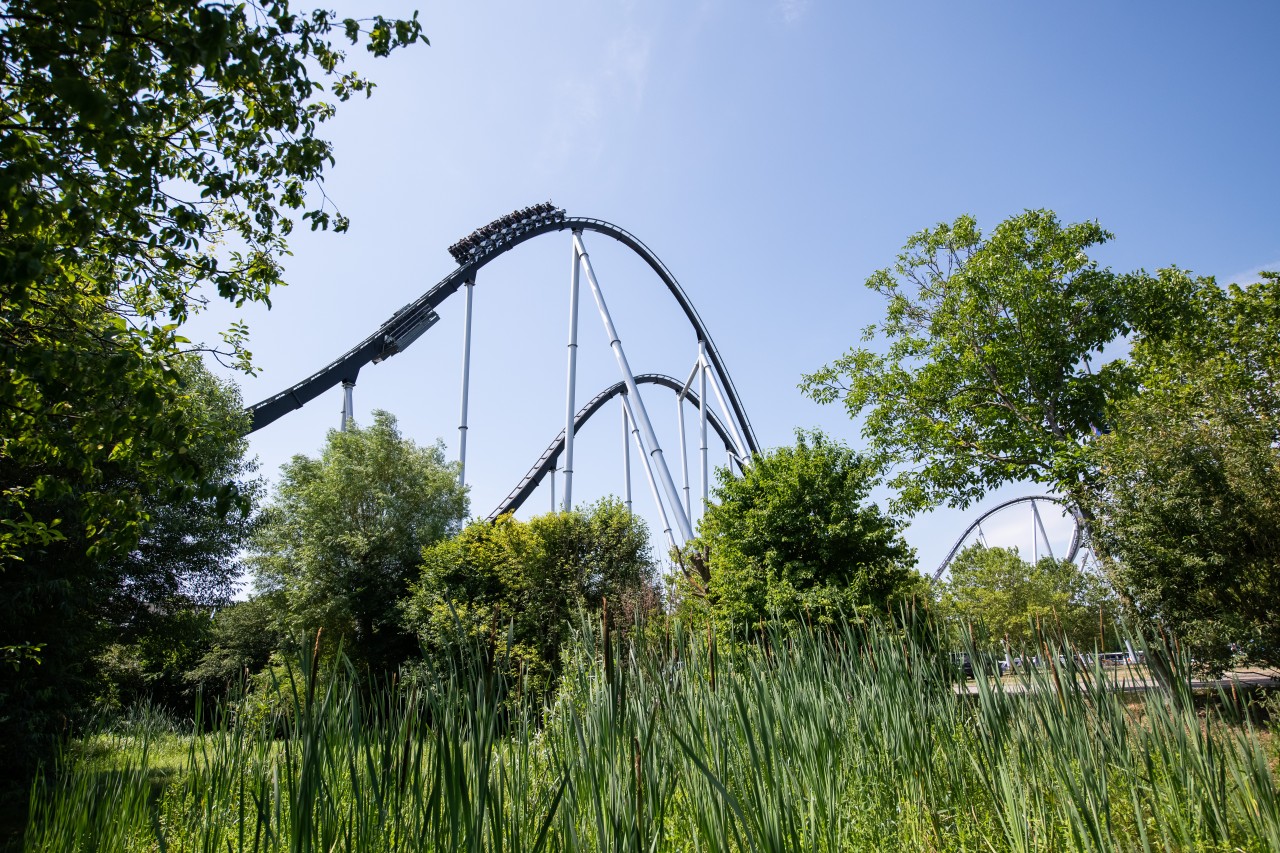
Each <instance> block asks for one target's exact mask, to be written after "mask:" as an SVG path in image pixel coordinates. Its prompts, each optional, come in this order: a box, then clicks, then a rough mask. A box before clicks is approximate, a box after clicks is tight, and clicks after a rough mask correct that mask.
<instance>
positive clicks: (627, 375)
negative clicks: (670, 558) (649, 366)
mask: <svg viewBox="0 0 1280 853" xmlns="http://www.w3.org/2000/svg"><path fill="white" fill-rule="evenodd" d="M573 241H574V243H575V244H576V245H577V247H578V252H579V253H580V254H581V255H582V268H583V270H584V271H585V272H586V274H587V284H589V285H590V286H591V295H592V296H594V297H595V300H596V307H597V308H598V309H599V310H600V319H601V320H603V321H604V328H605V332H606V333H607V334H608V335H609V346H610V347H611V348H612V349H613V354H614V357H615V358H617V361H618V368H619V369H620V370H621V371H622V379H623V381H624V382H626V383H627V392H628V394H629V395H630V397H631V400H630V401H628V403H627V406H628V408H629V409H631V416H632V419H633V420H634V422H635V423H636V425H637V426H639V428H640V432H641V438H642V439H643V445H642V446H644V447H645V449H646V450H647V451H648V459H649V460H650V461H651V462H652V463H653V465H654V466H655V467H657V469H658V475H659V477H660V479H661V480H662V488H663V491H665V492H666V494H667V497H668V498H669V499H670V501H671V510H672V513H673V514H674V515H675V520H676V526H677V527H679V528H680V537H681V539H683V540H684V541H686V542H688V541H689V540H690V539H692V538H693V528H692V527H691V526H690V525H689V517H688V516H687V515H685V512H684V507H683V506H681V505H680V493H679V492H678V491H676V484H675V481H674V480H672V479H671V471H670V470H669V469H668V468H667V463H666V460H664V459H663V458H662V448H661V447H659V446H658V437H657V435H656V434H655V433H654V431H653V424H652V423H651V422H650V421H649V413H648V412H647V411H645V408H644V401H643V400H641V399H640V390H639V389H638V388H637V387H636V379H635V376H633V375H632V373H631V365H629V364H628V363H627V356H626V353H625V352H623V350H622V341H621V339H620V338H619V337H618V330H617V329H616V328H614V325H613V318H612V317H610V316H609V309H608V307H607V306H605V304H604V294H602V293H601V292H600V283H599V282H598V281H596V274H595V270H594V269H592V267H591V258H589V257H588V256H587V250H586V249H585V248H583V246H582V238H581V237H579V236H578V235H577V234H574V235H573Z"/></svg>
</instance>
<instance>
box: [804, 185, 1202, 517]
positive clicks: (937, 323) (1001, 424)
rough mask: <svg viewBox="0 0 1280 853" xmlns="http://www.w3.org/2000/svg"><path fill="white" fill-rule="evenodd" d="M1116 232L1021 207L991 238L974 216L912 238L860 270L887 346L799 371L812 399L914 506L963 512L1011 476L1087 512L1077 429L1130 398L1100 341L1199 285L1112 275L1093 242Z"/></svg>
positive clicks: (1156, 328) (1123, 372)
mask: <svg viewBox="0 0 1280 853" xmlns="http://www.w3.org/2000/svg"><path fill="white" fill-rule="evenodd" d="M1110 239H1111V234H1110V233H1108V232H1107V231H1105V230H1103V229H1102V228H1101V227H1100V226H1098V225H1097V224H1096V223H1093V222H1083V223H1076V224H1068V225H1064V224H1062V223H1060V222H1059V221H1058V218H1057V216H1056V215H1054V214H1053V213H1052V212H1050V211H1044V210H1034V211H1026V212H1024V213H1022V214H1019V215H1017V216H1013V217H1010V218H1009V219H1007V220H1005V221H1004V222H1001V223H1000V224H999V225H997V226H996V228H995V230H994V231H993V232H992V233H991V235H990V236H988V237H984V236H983V234H982V233H981V232H980V231H979V230H978V226H977V223H976V222H975V221H974V219H973V218H972V217H970V216H962V217H960V218H958V219H957V220H955V222H952V223H950V224H947V223H942V224H939V225H937V226H935V227H934V228H927V229H925V230H923V231H921V232H919V233H918V234H916V235H914V236H912V237H911V239H910V240H908V241H907V244H906V247H905V250H904V251H903V253H902V254H901V255H900V256H899V257H898V261H897V263H896V264H895V265H894V267H893V268H892V269H882V270H879V271H878V272H876V273H874V274H873V275H872V276H871V277H870V278H869V279H867V282H866V284H867V287H869V288H871V289H872V290H874V291H876V292H877V293H880V294H881V295H883V296H884V297H885V298H886V299H887V300H888V308H887V315H886V318H885V321H884V322H883V323H882V324H880V325H879V326H874V325H873V326H870V327H868V328H867V329H866V331H865V332H864V334H863V340H864V341H870V340H872V339H873V338H874V337H875V336H877V335H882V336H883V337H884V338H885V339H887V341H888V348H887V350H886V351H883V352H878V351H876V350H873V349H869V348H865V347H863V348H855V349H851V350H850V351H849V352H848V353H847V354H845V355H844V356H842V357H841V358H839V359H837V360H836V361H834V362H833V363H831V364H830V365H827V366H826V367H824V368H822V369H821V370H819V371H817V372H815V373H812V374H810V375H808V376H806V377H804V380H803V382H802V383H801V388H802V389H803V390H804V391H805V393H806V394H808V395H809V396H810V397H812V398H813V399H815V400H817V401H819V402H824V403H829V402H834V401H836V400H840V401H842V402H843V403H844V405H845V408H846V409H847V410H848V412H849V416H850V417H854V418H856V417H858V416H860V415H865V421H864V422H863V426H862V433H863V435H864V436H865V437H866V439H867V440H868V442H869V445H870V448H871V452H872V455H873V456H874V458H875V459H876V460H878V461H880V462H882V463H884V464H890V465H896V466H899V470H898V473H897V474H896V475H895V476H894V478H893V479H892V480H891V481H890V484H891V485H892V486H894V487H895V488H896V489H898V490H899V496H898V498H897V502H898V504H899V505H900V506H902V507H903V508H905V509H909V510H920V509H924V508H927V507H930V506H934V505H936V504H939V503H944V502H945V503H947V504H950V505H951V506H956V507H961V508H963V507H967V506H969V505H971V504H972V503H973V502H974V501H976V500H978V499H979V498H981V497H982V495H983V494H985V493H986V491H987V490H988V489H990V488H993V487H995V486H997V485H1000V484H1001V483H1005V482H1008V481H1011V480H1030V481H1033V482H1038V483H1046V484H1049V485H1051V486H1053V487H1054V488H1055V489H1057V490H1059V491H1060V492H1062V493H1063V494H1066V495H1068V496H1069V497H1071V498H1072V499H1073V500H1074V501H1076V502H1077V504H1079V505H1080V506H1081V507H1082V509H1085V510H1086V511H1087V503H1088V502H1087V489H1088V487H1089V484H1090V482H1091V478H1092V470H1091V469H1090V467H1089V460H1088V457H1087V455H1086V454H1084V453H1083V452H1082V444H1083V442H1084V440H1085V439H1086V438H1087V437H1088V436H1090V435H1092V434H1093V433H1094V432H1095V431H1096V430H1098V429H1099V428H1101V427H1102V426H1103V419H1104V416H1105V413H1106V409H1107V406H1108V404H1109V402H1110V401H1112V400H1115V399H1118V398H1120V397H1123V396H1125V395H1126V394H1128V393H1129V391H1130V389H1131V388H1132V386H1133V379H1132V376H1131V374H1130V371H1129V370H1128V367H1127V365H1126V363H1125V362H1123V361H1110V362H1107V363H1104V364H1100V365H1098V366H1096V368H1095V365H1094V362H1098V361H1101V360H1102V358H1103V353H1104V349H1105V348H1106V347H1107V346H1108V345H1109V344H1111V343H1113V342H1115V341H1116V340H1117V339H1119V338H1121V337H1122V336H1124V335H1126V334H1128V333H1130V332H1132V331H1134V330H1140V331H1143V332H1144V334H1148V335H1151V336H1153V337H1155V336H1159V335H1160V334H1162V333H1163V332H1164V331H1165V330H1167V329H1169V328H1171V327H1174V326H1176V323H1174V322H1173V317H1174V316H1175V315H1176V314H1177V312H1178V310H1179V306H1180V305H1181V304H1182V302H1183V300H1184V299H1185V297H1186V295H1187V294H1188V293H1189V292H1190V291H1191V289H1192V286H1193V283H1192V281H1191V280H1190V279H1189V278H1188V277H1187V276H1186V275H1185V274H1184V273H1182V272H1180V271H1178V270H1176V269H1170V270H1162V271H1160V273H1159V275H1158V276H1155V277H1153V276H1149V275H1147V274H1145V273H1142V272H1137V273H1130V274H1116V273H1114V272H1112V271H1111V270H1110V269H1108V268H1105V267H1100V266H1099V265H1098V264H1097V262H1096V261H1094V260H1092V259H1091V258H1090V257H1089V255H1088V250H1090V249H1091V248H1093V247H1095V246H1099V245H1101V244H1103V243H1105V242H1106V241H1108V240H1110Z"/></svg>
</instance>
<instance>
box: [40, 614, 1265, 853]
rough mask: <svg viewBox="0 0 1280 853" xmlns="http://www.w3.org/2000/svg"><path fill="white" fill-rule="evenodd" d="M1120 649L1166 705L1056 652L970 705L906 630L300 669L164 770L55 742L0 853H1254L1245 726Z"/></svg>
mask: <svg viewBox="0 0 1280 853" xmlns="http://www.w3.org/2000/svg"><path fill="white" fill-rule="evenodd" d="M1040 651H1041V653H1042V654H1043V656H1044V657H1045V658H1047V659H1049V660H1051V661H1054V660H1057V655H1056V653H1051V652H1055V650H1052V649H1050V648H1048V646H1044V647H1043V648H1042V649H1041V650H1040ZM1148 654H1149V655H1152V656H1155V657H1156V658H1157V659H1159V660H1161V661H1162V662H1163V664H1162V665H1163V666H1164V669H1163V670H1162V672H1163V673H1164V678H1165V682H1166V688H1165V689H1163V690H1151V691H1147V692H1145V693H1142V694H1140V696H1138V697H1137V698H1136V699H1135V698H1132V696H1131V697H1130V698H1129V699H1127V700H1126V699H1125V697H1124V695H1122V694H1121V693H1120V692H1119V691H1117V690H1116V689H1115V687H1116V685H1115V683H1114V678H1115V675H1114V674H1113V673H1110V672H1108V671H1106V670H1104V669H1103V668H1102V667H1101V666H1095V667H1089V668H1086V667H1081V666H1079V665H1077V664H1076V662H1075V661H1074V659H1073V658H1072V657H1071V656H1070V655H1069V654H1067V655H1064V658H1063V659H1062V660H1061V661H1059V662H1057V663H1055V664H1054V665H1052V666H1051V667H1049V668H1047V669H1042V670H1029V671H1026V672H1023V673H1021V674H1020V675H1019V677H1018V679H1017V683H1016V684H1009V683H1008V680H1007V679H1006V680H1002V679H1000V678H998V677H991V678H984V677H979V678H978V679H977V682H976V683H977V688H976V693H974V694H972V695H971V694H970V693H969V692H967V691H963V690H957V688H956V680H955V674H954V671H953V668H952V666H951V664H950V662H949V659H948V656H947V655H946V654H943V653H941V652H939V651H938V650H937V648H936V643H934V642H933V641H932V640H931V639H930V637H929V635H928V633H927V632H925V631H916V630H914V629H909V630H905V631H904V630H901V629H894V628H890V627H885V626H881V625H876V624H865V625H864V624H852V625H846V626H842V627H840V628H838V629H832V630H829V631H826V630H824V631H821V632H819V631H807V632H806V631H801V632H799V633H795V634H790V635H788V634H784V633H782V632H781V631H779V630H774V631H765V632H763V633H762V634H760V635H757V636H755V637H753V638H751V639H750V640H741V639H740V640H738V641H736V642H733V643H730V644H724V643H720V642H719V641H718V640H717V638H715V637H714V636H712V635H710V634H709V633H706V632H705V630H702V629H699V630H693V629H686V628H681V627H679V626H672V627H670V628H669V629H668V630H666V631H659V630H658V629H656V628H654V627H653V626H650V627H649V628H647V629H646V628H641V629H638V630H636V631H634V632H632V633H631V635H630V636H629V637H620V636H617V635H615V634H612V633H611V632H610V631H609V630H607V629H601V628H600V626H599V625H591V624H586V625H584V626H583V628H582V630H580V632H579V635H578V637H577V639H576V641H575V642H574V643H573V644H572V646H571V647H570V648H569V649H568V650H567V651H566V653H565V656H564V660H563V674H562V676H561V681H560V685H559V688H558V690H557V691H556V693H555V694H554V696H553V697H551V699H550V700H549V701H548V702H546V703H545V704H544V703H535V702H533V701H530V700H528V699H527V698H526V697H521V696H520V685H519V683H516V684H509V683H506V682H504V681H503V680H502V678H501V677H500V676H499V675H497V674H495V673H496V672H498V671H501V670H502V667H500V666H498V667H495V666H489V665H487V662H486V660H485V658H484V656H483V654H482V653H481V652H479V651H477V654H475V655H472V656H471V657H470V658H467V659H464V660H462V661H461V662H457V663H454V664H450V665H448V666H446V667H444V668H443V669H440V670H438V671H428V672H426V673H424V674H422V676H421V677H419V678H416V679H413V680H412V681H411V682H406V683H401V684H390V685H386V686H385V687H384V688H383V689H381V690H376V691H369V690H367V689H365V690H363V691H362V690H361V689H359V687H358V684H357V680H356V679H355V678H354V677H353V673H351V672H350V671H348V669H347V668H346V664H344V663H343V662H342V661H341V660H337V661H333V662H330V663H329V664H328V666H329V667H330V669H329V671H327V672H323V671H320V664H319V662H318V661H317V660H316V659H315V658H314V655H312V654H304V655H303V656H302V658H301V660H299V661H298V663H297V664H296V665H295V666H294V667H292V668H291V669H290V670H289V671H288V673H287V674H286V676H285V677H282V678H281V679H279V680H278V682H277V683H276V684H275V689H276V690H278V691H279V692H280V695H281V696H282V697H284V699H285V700H286V702H285V704H286V708H287V712H286V713H282V714H281V716H280V718H279V719H274V720H259V721H258V722H251V721H248V722H247V721H246V720H249V719H250V718H249V717H248V715H238V714H237V708H236V706H235V705H234V704H231V705H228V706H227V707H226V708H225V709H224V710H223V711H222V712H221V714H220V716H219V718H218V719H216V720H213V721H202V724H201V728H203V729H205V730H207V733H205V734H201V735H192V736H190V737H189V738H187V739H186V744H187V752H186V759H185V762H184V763H183V766H182V767H181V769H180V771H179V772H177V773H171V774H169V775H167V776H165V777H164V778H162V779H159V780H157V778H156V777H155V776H154V775H153V774H151V772H150V762H151V757H152V754H153V749H154V747H155V745H156V743H157V739H158V738H162V737H170V738H171V737H172V735H171V734H165V733H158V734H156V735H155V736H154V737H149V736H148V735H147V733H146V732H142V733H139V732H137V731H134V732H132V733H131V734H129V735H128V738H127V740H126V739H121V740H119V741H118V742H115V744H114V747H113V748H115V749H116V750H117V752H116V753H115V755H116V756H117V758H116V760H115V761H114V763H112V764H110V765H109V766H106V765H104V763H103V761H102V760H101V756H98V757H97V758H93V757H90V756H87V755H86V754H85V750H83V749H82V750H75V749H72V750H69V752H68V754H67V757H66V759H65V764H64V766H63V768H62V770H63V772H61V773H60V774H58V775H57V776H56V778H55V779H54V780H53V781H50V782H49V783H47V784H43V785H41V786H40V787H38V789H37V790H36V792H35V794H34V796H33V799H32V810H31V816H30V822H29V829H28V833H27V836H26V849H27V850H29V851H33V853H35V851H73V850H75V851H79V850H84V851H94V852H95V853H97V851H102V853H107V851H161V853H168V851H201V853H206V851H207V853H215V851H216V852H217V853H226V851H234V853H241V851H253V853H260V851H261V853H268V851H269V852H270V853H284V852H285V851H288V853H302V852H303V851H325V853H330V851H384V850H385V851H398V850H413V851H420V850H448V851H454V850H467V851H507V850H509V851H542V850H548V851H569V850H603V851H660V850H661V851H666V850H679V851H783V850H786V851H792V850H813V851H837V850H839V851H845V850H855V851H856V850H885V849H893V848H898V849H902V850H995V851H1004V850H1009V851H1058V850H1141V851H1152V850H1163V851H1191V850H1205V851H1211V850H1221V851H1235V850H1245V851H1252V850H1257V851H1263V850H1278V849H1280V799H1278V798H1277V793H1276V780H1275V778H1274V776H1273V773H1272V770H1271V769H1270V767H1269V766H1268V761H1267V756H1266V754H1265V752H1264V750H1263V749H1262V748H1261V746H1260V745H1259V742H1258V739H1257V737H1256V732H1254V731H1253V729H1252V728H1251V724H1250V723H1249V721H1248V719H1247V718H1243V717H1241V718H1236V717H1234V716H1232V714H1231V711H1230V708H1232V707H1233V706H1232V704H1231V702H1229V701H1223V702H1221V703H1218V704H1217V705H1216V706H1215V707H1219V708H1221V709H1223V710H1209V711H1205V710H1204V703H1203V702H1202V703H1200V706H1199V709H1198V706H1197V703H1196V702H1195V701H1194V697H1193V696H1192V695H1191V692H1190V681H1189V676H1188V674H1187V673H1188V670H1187V667H1186V663H1187V662H1186V661H1184V660H1180V659H1179V658H1178V657H1177V655H1176V654H1172V655H1167V656H1165V657H1160V650H1159V649H1154V648H1153V649H1149V650H1148ZM370 693H372V697H370ZM1221 698H1222V699H1224V700H1225V699H1227V698H1228V697H1221Z"/></svg>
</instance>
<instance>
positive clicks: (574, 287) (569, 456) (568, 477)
mask: <svg viewBox="0 0 1280 853" xmlns="http://www.w3.org/2000/svg"><path fill="white" fill-rule="evenodd" d="M573 233H574V235H575V236H576V235H578V234H580V233H581V232H580V231H575V232H573ZM572 248H573V269H572V272H571V273H570V275H569V382H568V385H569V390H568V391H567V393H566V394H565V398H566V400H565V414H564V510H565V512H568V511H569V510H571V509H572V508H573V416H574V414H575V413H576V412H577V409H575V408H574V402H573V396H574V389H575V384H576V381H577V377H578V269H579V264H578V244H577V243H574V244H573V247H572Z"/></svg>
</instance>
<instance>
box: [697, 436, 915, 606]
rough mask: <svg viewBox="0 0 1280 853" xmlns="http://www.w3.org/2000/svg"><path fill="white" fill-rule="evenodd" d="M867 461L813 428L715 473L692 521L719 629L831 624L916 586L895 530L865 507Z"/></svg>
mask: <svg viewBox="0 0 1280 853" xmlns="http://www.w3.org/2000/svg"><path fill="white" fill-rule="evenodd" d="M876 482H877V472H876V468H875V465H874V464H873V463H872V462H871V461H870V460H868V459H866V458H864V457H862V456H860V455H858V454H857V453H855V452H854V451H853V450H851V449H850V448H849V447H847V446H845V445H843V444H840V443H838V442H835V441H832V440H831V439H829V438H827V437H826V436H825V435H824V434H823V433H821V432H817V431H815V432H804V431H798V432H797V433H796V443H795V446H793V447H780V448H776V449H774V450H771V451H768V452H766V453H761V454H757V455H755V456H754V457H752V459H751V461H750V462H749V463H748V464H747V465H746V466H745V468H744V469H743V471H742V476H741V477H734V476H733V475H732V473H730V472H729V471H728V470H726V469H721V471H720V472H719V484H718V485H717V487H716V489H715V498H716V501H717V502H716V503H714V504H712V505H711V506H709V507H708V508H707V512H706V514H705V515H704V516H703V519H702V521H701V523H700V524H699V536H698V540H697V543H696V545H697V546H698V547H701V548H703V549H705V550H706V552H707V558H706V567H707V572H706V590H705V593H706V596H707V600H708V602H709V604H710V606H711V608H712V611H713V613H714V614H715V616H716V618H717V620H718V621H719V622H720V623H721V624H722V625H723V626H725V627H726V628H741V627H743V626H754V625H756V624H758V623H760V622H762V621H767V620H769V619H771V618H773V616H775V615H779V616H782V617H783V618H787V619H802V618H807V619H810V620H830V619H837V618H840V617H841V615H842V614H843V615H844V616H852V615H853V614H854V613H855V612H856V611H858V610H859V609H861V608H865V607H871V608H873V609H875V610H878V611H880V612H884V610H885V608H886V607H890V606H892V605H893V604H894V603H895V602H898V601H901V600H903V599H905V598H909V597H910V596H911V595H913V594H914V593H915V592H918V591H920V590H921V589H922V587H921V578H920V575H918V574H917V573H916V572H915V570H914V568H913V566H914V562H915V559H914V557H915V555H914V553H913V552H912V550H911V549H910V548H909V547H908V546H907V544H906V542H904V541H903V539H902V535H901V531H902V524H901V522H900V521H898V520H897V519H896V518H894V517H893V516H891V515H889V514H886V513H884V512H882V511H881V510H880V508H879V507H878V506H877V505H875V504H873V503H869V502H868V497H869V495H870V492H871V489H872V487H873V486H874V485H875V484H876Z"/></svg>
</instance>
